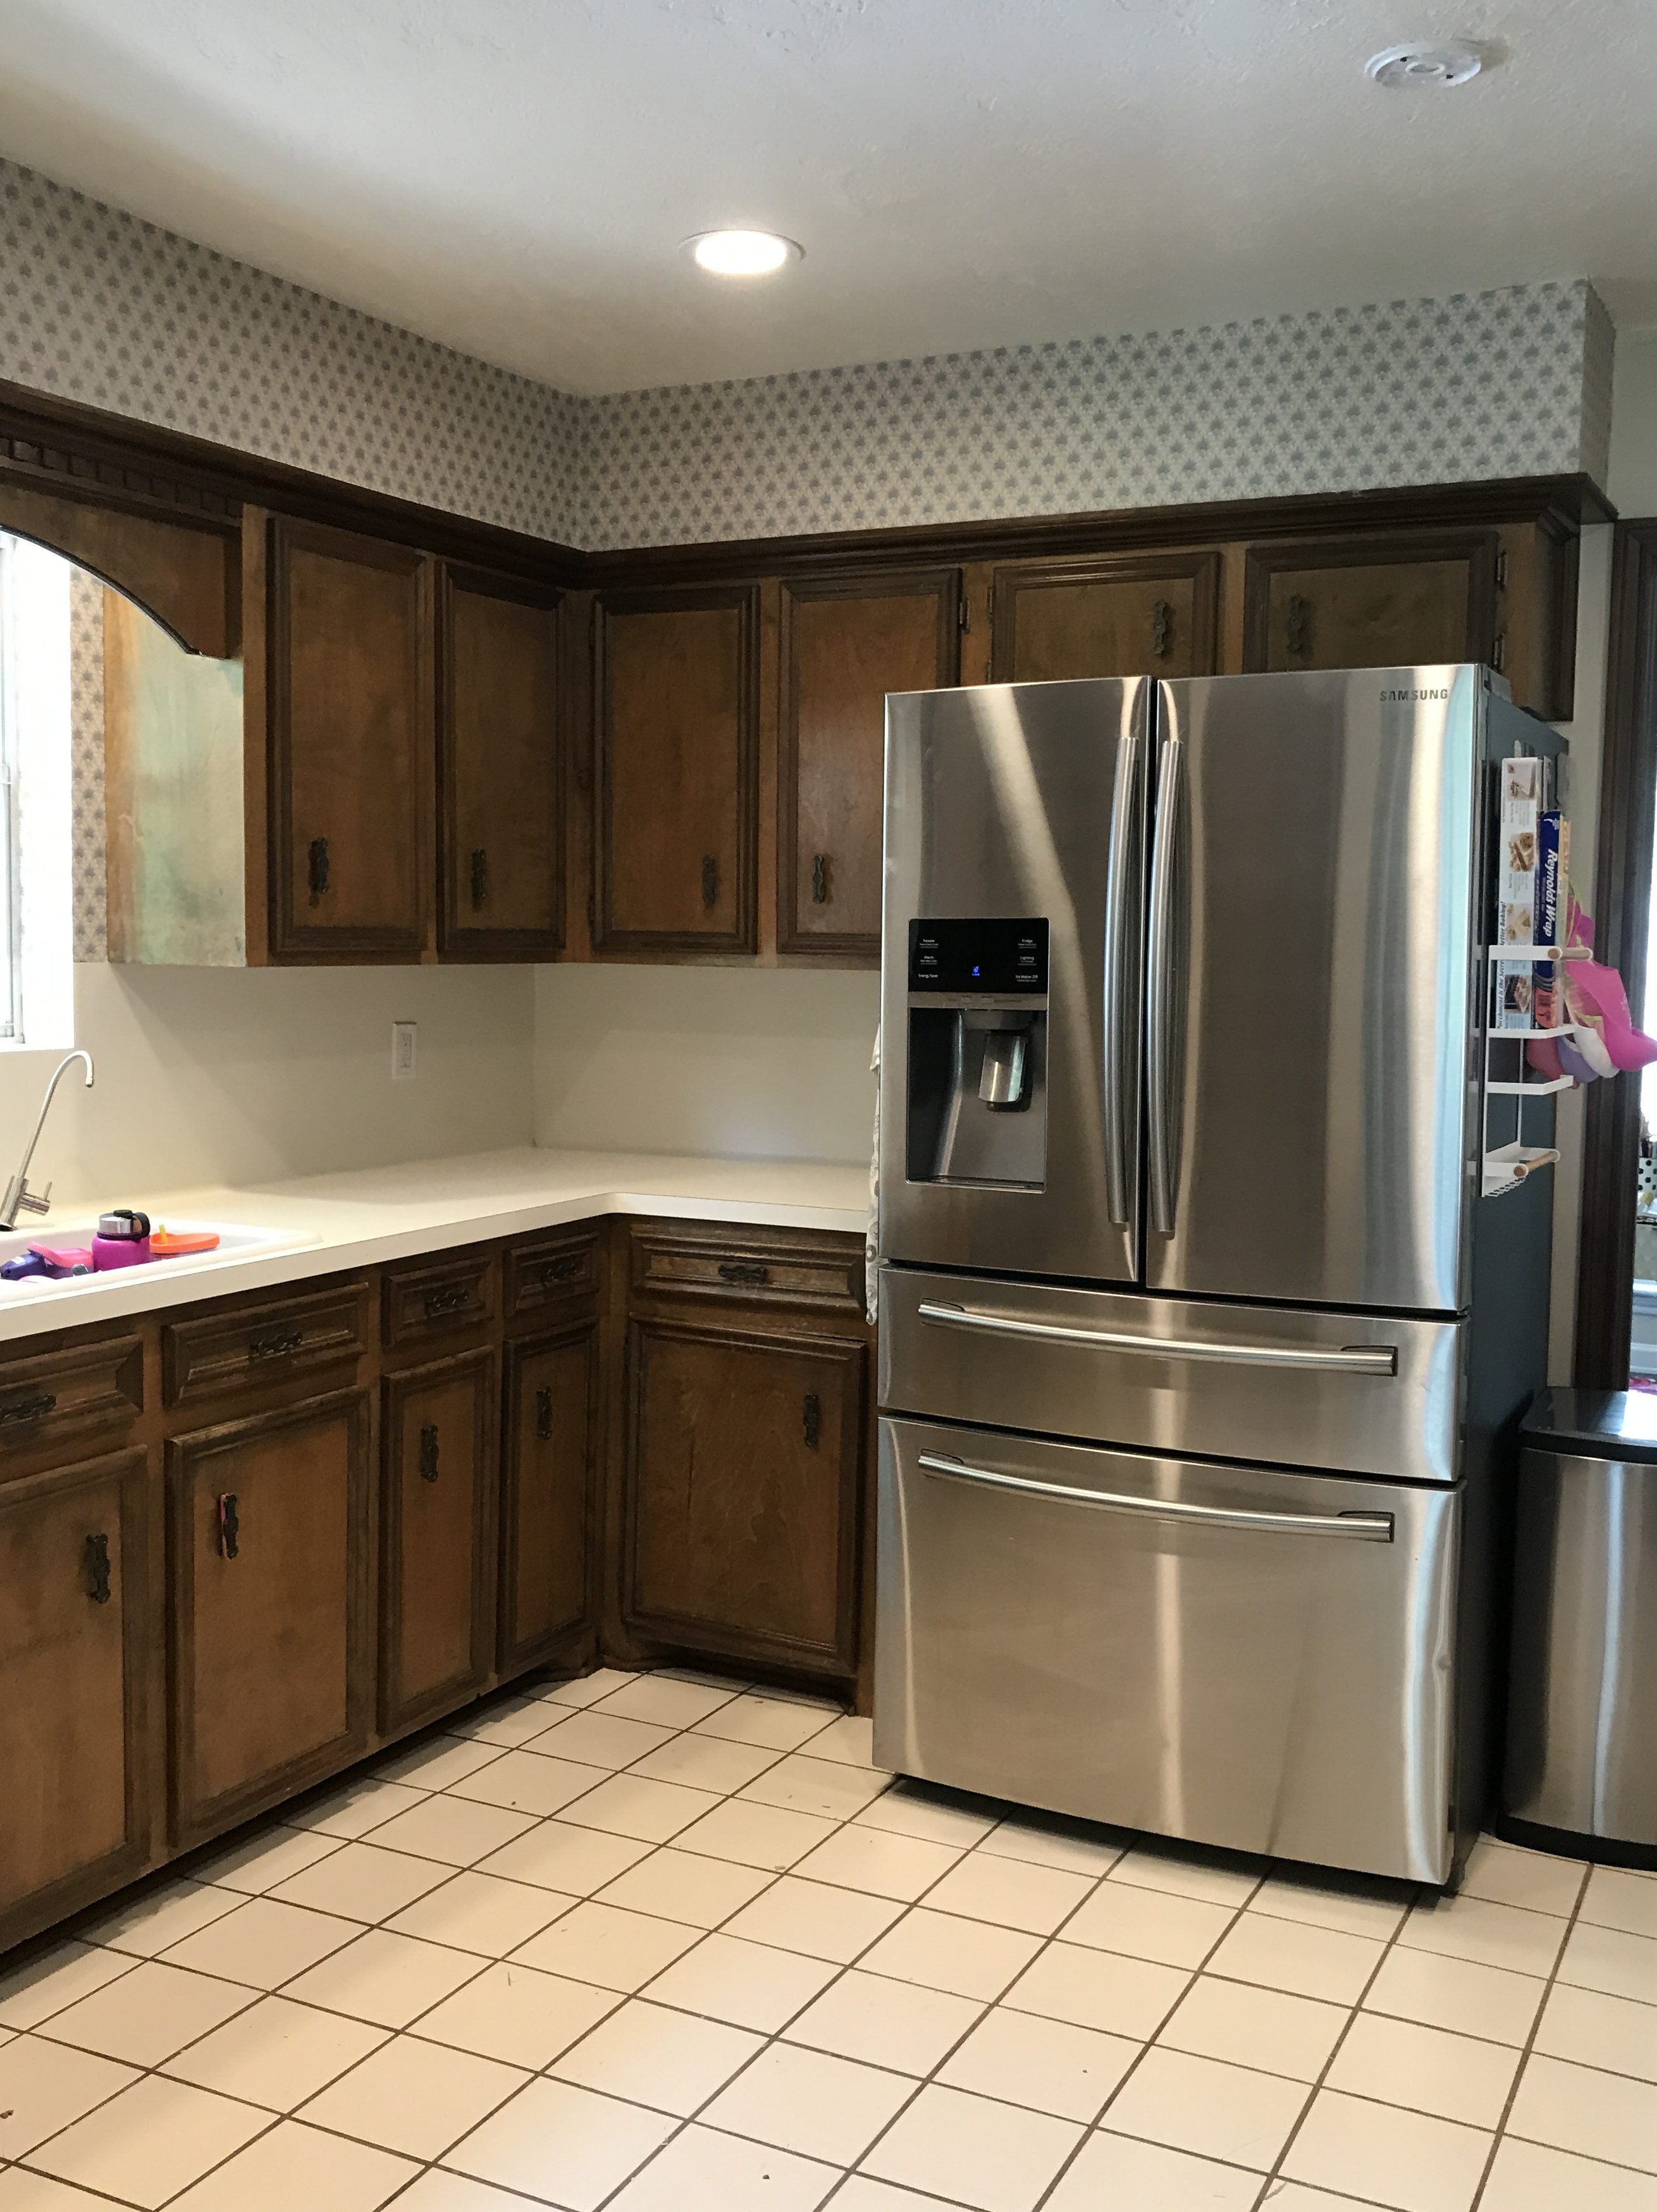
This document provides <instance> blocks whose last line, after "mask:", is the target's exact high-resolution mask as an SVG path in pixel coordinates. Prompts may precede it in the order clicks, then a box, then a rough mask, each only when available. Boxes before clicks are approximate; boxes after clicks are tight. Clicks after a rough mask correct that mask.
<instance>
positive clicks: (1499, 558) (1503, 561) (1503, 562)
mask: <svg viewBox="0 0 1657 2212" xmlns="http://www.w3.org/2000/svg"><path fill="white" fill-rule="evenodd" d="M1507 588H1508V549H1507V547H1506V546H1505V545H1503V546H1500V547H1498V549H1497V550H1496V590H1497V591H1498V592H1505V591H1506V590H1507Z"/></svg>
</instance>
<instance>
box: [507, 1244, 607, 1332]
mask: <svg viewBox="0 0 1657 2212" xmlns="http://www.w3.org/2000/svg"><path fill="white" fill-rule="evenodd" d="M506 1268H507V1286H506V1309H507V1320H508V1321H511V1320H513V1318H514V1317H515V1316H517V1315H519V1314H526V1313H538V1312H539V1311H540V1310H541V1309H542V1308H543V1306H549V1305H555V1304H559V1303H561V1301H562V1300H563V1299H565V1298H574V1297H591V1296H592V1293H593V1291H596V1290H597V1289H598V1237H597V1236H596V1235H595V1234H594V1233H593V1231H592V1230H590V1229H589V1230H583V1231H580V1233H579V1234H577V1235H574V1236H569V1235H565V1236H560V1237H536V1238H534V1239H533V1240H532V1241H531V1242H528V1243H522V1244H513V1245H509V1246H508V1247H507V1257H506Z"/></svg>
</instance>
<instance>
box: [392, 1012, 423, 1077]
mask: <svg viewBox="0 0 1657 2212" xmlns="http://www.w3.org/2000/svg"><path fill="white" fill-rule="evenodd" d="M417 1026H418V1025H417V1024H416V1023H414V1022H393V1023H392V1024H391V1080H392V1082H393V1083H412V1082H413V1081H414V1079H415V1036H416V1029H417Z"/></svg>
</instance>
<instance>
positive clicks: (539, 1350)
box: [500, 1315, 598, 1674]
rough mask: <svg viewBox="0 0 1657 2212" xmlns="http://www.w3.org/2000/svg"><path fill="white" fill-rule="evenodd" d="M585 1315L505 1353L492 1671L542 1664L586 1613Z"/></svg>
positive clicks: (592, 1380) (590, 1420)
mask: <svg viewBox="0 0 1657 2212" xmlns="http://www.w3.org/2000/svg"><path fill="white" fill-rule="evenodd" d="M502 1434H503V1438H504V1443H505V1462H504V1464H503V1466H502V1468H501V1639H500V1641H501V1657H500V1664H501V1673H502V1674H521V1673H522V1672H523V1670H524V1669H525V1668H526V1667H535V1666H539V1665H542V1664H543V1663H544V1662H546V1661H548V1660H549V1658H551V1657H552V1656H553V1655H554V1654H555V1652H556V1651H557V1650H558V1648H559V1645H560V1644H561V1643H562V1642H564V1641H566V1640H567V1639H568V1638H569V1636H570V1635H571V1633H572V1632H574V1630H576V1629H579V1628H580V1627H581V1626H582V1625H583V1624H584V1622H585V1621H586V1618H587V1578H588V1547H589V1542H590V1533H589V1532H590V1528H591V1522H592V1477H593V1466H594V1461H595V1456H596V1448H597V1443H598V1322H597V1321H596V1320H595V1319H593V1318H592V1316H591V1315H587V1316H584V1317H581V1318H579V1319H576V1320H574V1321H572V1322H569V1323H568V1324H567V1325H566V1326H565V1327H564V1328H560V1329H555V1330H552V1331H549V1333H547V1334H544V1335H537V1336H532V1337H525V1338H522V1339H520V1340H518V1341H517V1342H515V1343H510V1344H508V1345H507V1352H506V1419H505V1421H504V1423H503V1424H502Z"/></svg>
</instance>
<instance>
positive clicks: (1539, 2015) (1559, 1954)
mask: <svg viewBox="0 0 1657 2212" xmlns="http://www.w3.org/2000/svg"><path fill="white" fill-rule="evenodd" d="M1592 1881H1593V1867H1592V1866H1588V1865H1585V1866H1584V1867H1583V1869H1582V1879H1581V1881H1580V1882H1579V1883H1578V1884H1577V1887H1576V1901H1575V1904H1574V1905H1572V1906H1571V1909H1570V1913H1569V1917H1568V1918H1567V1920H1566V1922H1565V1932H1564V1934H1563V1936H1561V1938H1560V1939H1559V1948H1558V1949H1557V1951H1556V1952H1555V1954H1554V1959H1553V1965H1552V1966H1551V1968H1550V1970H1549V1972H1548V1974H1547V1978H1546V1979H1545V1982H1544V1984H1543V1987H1542V1995H1541V1997H1540V2000H1539V2002H1538V2004H1537V2008H1536V2016H1535V2018H1534V2019H1533V2021H1532V2022H1531V2027H1530V2033H1529V2034H1528V2035H1527V2037H1526V2038H1525V2042H1524V2047H1523V2049H1522V2050H1521V2051H1520V2054H1519V2063H1518V2065H1517V2066H1516V2067H1515V2068H1514V2076H1513V2080H1512V2081H1511V2082H1510V2083H1509V2085H1508V2094H1507V2100H1506V2101H1505V2103H1504V2104H1503V2105H1502V2117H1501V2118H1500V2119H1499V2120H1498V2121H1497V2122H1496V2132H1495V2134H1494V2135H1493V2136H1491V2137H1490V2154H1489V2155H1488V2157H1487V2158H1486V2159H1485V2160H1484V2169H1483V2171H1482V2172H1480V2174H1479V2177H1478V2187H1477V2188H1476V2189H1475V2190H1474V2191H1473V2193H1472V2197H1471V2198H1470V2199H1469V2201H1468V2206H1467V2212H1478V2208H1479V2206H1480V2205H1481V2204H1482V2203H1484V2192H1485V2191H1486V2190H1487V2189H1488V2188H1489V2187H1490V2175H1491V2173H1492V2172H1494V2171H1495V2168H1496V2155H1497V2154H1498V2153H1499V2151H1500V2150H1501V2148H1502V2144H1503V2143H1504V2142H1506V2141H1507V2139H1508V2120H1509V2119H1510V2118H1512V2117H1513V2108H1514V2105H1515V2104H1516V2103H1517V2101H1518V2098H1519V2089H1520V2083H1521V2082H1522V2081H1524V2079H1525V2076H1526V2075H1527V2073H1528V2072H1529V2071H1530V2063H1531V2056H1532V2053H1533V2051H1534V2050H1535V2048H1536V2039H1537V2037H1538V2035H1539V2033H1541V2028H1542V2021H1543V2019H1544V2017H1545V2015H1546V2012H1547V2009H1548V2002H1549V2000H1550V1998H1551V1996H1552V1995H1553V1992H1554V1988H1555V1985H1556V1984H1557V1981H1558V1979H1559V1970H1560V1968H1561V1967H1562V1966H1563V1965H1564V1963H1565V1954H1566V1952H1567V1951H1568V1950H1569V1948H1570V1939H1571V1936H1572V1935H1573V1934H1574V1933H1575V1929H1576V1924H1577V1922H1578V1921H1579V1920H1580V1919H1581V1914H1582V1907H1583V1906H1584V1905H1586V1904H1587V1896H1588V1886H1589V1884H1590V1883H1591V1882H1592ZM1523 2140H1524V2138H1523V2137H1521V2136H1514V2142H1522V2141H1523ZM1607 2162H1609V2161H1607Z"/></svg>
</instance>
